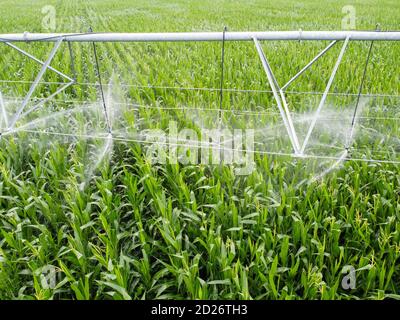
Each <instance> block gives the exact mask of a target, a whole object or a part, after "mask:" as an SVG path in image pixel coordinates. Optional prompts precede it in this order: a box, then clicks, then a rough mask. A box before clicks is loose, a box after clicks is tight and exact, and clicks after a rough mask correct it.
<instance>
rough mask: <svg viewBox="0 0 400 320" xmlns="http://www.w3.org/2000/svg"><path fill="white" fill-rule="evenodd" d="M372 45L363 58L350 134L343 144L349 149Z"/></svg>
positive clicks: (372, 42) (372, 43)
mask: <svg viewBox="0 0 400 320" xmlns="http://www.w3.org/2000/svg"><path fill="white" fill-rule="evenodd" d="M373 46H374V41H371V44H370V46H369V50H368V54H367V59H366V60H365V65H364V71H363V75H362V78H361V83H360V87H359V88H358V94H357V101H356V105H355V107H354V113H353V117H352V119H351V127H350V134H349V137H348V140H347V142H346V145H345V148H346V150H349V147H350V144H351V140H352V139H353V135H354V129H355V126H356V118H357V111H358V108H359V105H360V98H361V92H362V90H363V87H364V83H365V79H366V76H367V70H368V64H369V61H370V58H371V53H372V48H373Z"/></svg>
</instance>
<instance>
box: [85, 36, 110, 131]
mask: <svg viewBox="0 0 400 320" xmlns="http://www.w3.org/2000/svg"><path fill="white" fill-rule="evenodd" d="M90 31H92V28H90ZM92 44H93V53H94V59H95V63H96V64H95V66H96V71H97V77H98V80H99V87H100V94H101V100H102V103H103V111H104V117H105V119H106V124H107V130H108V133H111V123H110V119H109V116H108V111H107V105H106V99H105V97H104V91H103V83H102V81H101V73H100V66H99V59H98V56H97V50H96V43H95V42H92Z"/></svg>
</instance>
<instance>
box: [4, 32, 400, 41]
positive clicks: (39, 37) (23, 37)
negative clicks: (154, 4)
mask: <svg viewBox="0 0 400 320" xmlns="http://www.w3.org/2000/svg"><path fill="white" fill-rule="evenodd" d="M223 36H224V33H223V32H176V33H65V34H63V33H29V32H25V33H14V34H0V42H7V41H8V42H18V41H20V42H21V41H45V42H57V40H58V39H59V38H60V37H62V38H63V39H64V41H67V42H141V41H143V42H153V41H154V42H157V41H161V42H162V41H222V38H223ZM254 38H256V39H258V40H329V41H334V40H337V41H340V40H345V39H346V38H350V39H351V40H352V41H372V40H373V41H399V40H400V31H301V30H299V31H265V32H262V31H261V32H259V31H258V32H251V31H247V32H225V40H226V41H253V39H254Z"/></svg>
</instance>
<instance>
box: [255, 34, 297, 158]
mask: <svg viewBox="0 0 400 320" xmlns="http://www.w3.org/2000/svg"><path fill="white" fill-rule="evenodd" d="M253 41H254V44H255V46H256V49H257V52H258V55H259V57H260V60H261V63H262V65H263V67H264V71H265V73H266V75H267V78H268V82H269V84H270V86H271V89H272V92H273V95H274V98H275V101H276V103H277V105H278V109H279V112H280V115H281V117H282V120H283V124H284V125H285V128H286V130H287V133H288V135H289V138H290V141H291V143H292V147H293V150H294V153H295V154H298V153H299V151H300V144H299V141H298V138H297V134H296V131H295V129H294V126H293V122H292V118H291V116H290V112H289V109H288V106H287V103H286V100H285V98H284V95H283V91H282V90H281V89H280V88H279V84H278V82H277V81H276V78H275V76H274V74H273V72H272V69H271V67H270V65H269V63H268V60H267V58H266V56H265V54H264V51H263V49H262V47H261V45H260V42H259V41H258V39H257V38H253Z"/></svg>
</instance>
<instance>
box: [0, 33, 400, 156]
mask: <svg viewBox="0 0 400 320" xmlns="http://www.w3.org/2000/svg"><path fill="white" fill-rule="evenodd" d="M278 40H281V41H331V42H330V43H329V45H328V46H327V47H326V48H324V49H323V50H322V51H321V52H320V53H318V54H317V55H316V56H315V57H314V58H313V59H312V60H311V61H310V62H309V63H308V64H307V65H305V66H304V68H302V69H301V70H300V71H299V72H298V73H297V74H296V75H294V76H293V77H292V78H291V79H290V80H289V81H288V82H287V83H286V84H285V85H283V86H279V84H278V81H277V80H276V78H275V76H274V73H273V71H272V69H271V66H270V64H269V62H268V59H267V57H266V55H265V53H264V51H263V49H262V47H261V44H260V41H278ZM193 41H221V42H222V43H223V42H224V41H252V42H254V45H255V48H256V50H257V53H258V55H259V58H260V60H261V63H262V66H263V68H264V71H265V73H266V76H267V78H268V82H269V84H270V87H271V89H272V93H273V96H274V99H275V101H276V104H277V107H278V109H279V114H280V117H281V118H282V121H283V124H284V126H285V129H286V132H287V135H288V138H289V139H290V143H291V147H292V150H293V155H294V156H305V150H306V147H307V144H308V142H309V139H310V137H311V134H312V133H313V130H314V128H315V125H316V122H317V119H318V116H319V114H320V112H321V109H322V108H323V106H324V104H325V102H326V99H327V96H328V94H329V91H330V89H331V86H332V83H333V81H334V79H335V76H336V73H337V71H338V68H339V66H340V63H341V61H342V59H343V56H344V55H345V52H346V49H347V47H348V44H349V42H350V41H369V42H371V48H370V52H369V55H370V53H371V49H372V44H373V42H374V41H400V32H395V31H391V32H383V31H301V30H300V31H269V32H227V31H224V32H188V33H93V32H90V33H74V34H55V33H50V34H43V33H40V34H39V33H27V32H25V33H23V34H0V43H3V44H5V45H7V46H9V47H10V48H12V49H14V50H16V51H18V52H19V53H22V54H23V55H25V56H27V57H29V58H30V59H32V60H34V61H35V62H37V63H38V64H40V65H41V69H40V71H39V72H38V74H37V75H36V78H35V80H34V81H33V82H32V84H31V86H30V89H29V91H28V93H27V94H26V96H25V97H24V99H23V100H22V103H21V104H20V105H19V107H18V108H17V110H16V112H15V114H14V115H13V116H12V117H10V119H9V118H8V115H7V112H6V109H5V106H4V102H3V99H2V96H1V93H0V107H1V116H2V118H3V119H2V121H3V123H5V126H4V127H3V130H2V132H0V135H1V134H2V135H5V134H6V133H7V132H12V131H13V130H14V129H15V126H16V124H17V122H18V120H20V119H22V117H24V116H26V115H28V114H29V113H31V112H33V111H34V110H36V109H38V108H39V107H40V106H42V105H43V104H44V103H45V102H47V101H48V100H50V99H52V98H54V97H55V96H56V95H57V94H59V93H61V92H62V91H64V90H66V89H67V88H68V87H70V86H72V85H74V84H77V83H76V81H75V79H74V78H73V77H70V76H68V75H66V74H64V73H63V72H61V71H59V70H57V69H55V68H53V67H51V65H50V64H51V62H52V60H53V58H54V57H55V55H56V53H57V51H58V50H59V49H60V47H61V45H62V44H63V43H67V44H68V47H69V53H70V55H71V60H72V62H73V52H72V49H71V43H72V42H90V43H93V47H94V50H96V49H95V43H96V42H193ZM18 42H28V43H32V42H53V43H55V44H54V47H53V48H52V50H51V52H50V54H49V56H48V57H47V59H46V60H45V61H42V60H40V59H39V58H37V57H35V56H33V55H31V54H29V53H28V52H26V51H24V50H22V49H21V48H19V47H18V46H17V45H16V43H18ZM337 43H342V47H341V50H340V53H339V55H338V57H337V60H336V63H335V64H334V66H333V69H332V72H331V74H330V77H329V80H328V82H327V84H326V88H325V90H324V92H323V94H322V97H321V99H320V102H319V104H318V107H317V109H316V111H315V113H314V115H313V117H312V120H311V124H310V126H309V128H308V130H307V134H306V136H305V139H304V141H303V143H302V144H300V143H299V139H298V135H297V133H296V130H295V127H294V125H293V121H292V117H291V115H290V112H289V107H288V103H287V100H286V97H285V92H286V89H287V88H288V87H289V86H290V85H291V84H292V83H293V82H294V81H295V80H296V79H297V78H298V77H299V76H300V75H301V74H303V73H304V72H305V71H306V70H308V69H309V68H310V67H311V66H312V65H313V64H314V63H315V62H316V61H318V59H320V58H321V57H322V56H324V55H325V54H326V53H327V52H328V51H329V50H330V49H331V48H332V47H333V46H334V45H335V44H337ZM369 55H368V59H369ZM368 59H367V62H366V66H367V64H368ZM96 62H97V57H96ZM366 66H365V70H366ZM97 68H98V66H97ZM46 70H51V71H53V72H56V73H57V74H58V75H60V76H61V77H63V78H65V79H66V80H67V82H66V83H65V84H62V85H61V86H60V87H59V88H58V89H57V90H56V91H55V92H53V93H52V94H51V95H50V96H48V97H47V98H44V99H42V100H40V101H39V102H38V103H36V104H34V105H33V106H29V108H27V107H28V105H29V102H30V100H31V98H32V96H33V94H34V92H35V89H36V87H37V86H38V84H39V83H40V81H41V79H42V78H43V76H44V74H45V72H46ZM365 70H364V78H365ZM98 73H99V72H98ZM99 80H100V86H101V77H100V73H99ZM361 89H362V87H360V92H359V94H361ZM358 98H359V97H358ZM103 102H104V100H103ZM357 103H358V102H357ZM104 107H105V108H106V106H105V105H104ZM356 113H357V107H356V109H355V111H354V118H355V116H356ZM105 117H106V121H107V122H108V119H107V111H106V110H105ZM354 118H353V121H352V128H351V132H350V137H349V139H348V141H347V143H346V148H345V149H346V150H345V151H344V153H343V155H342V157H341V158H346V157H347V152H348V148H349V146H350V143H351V139H352V135H353V131H354V125H355V121H354ZM108 129H109V130H110V127H108ZM109 133H111V131H110V132H109Z"/></svg>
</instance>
